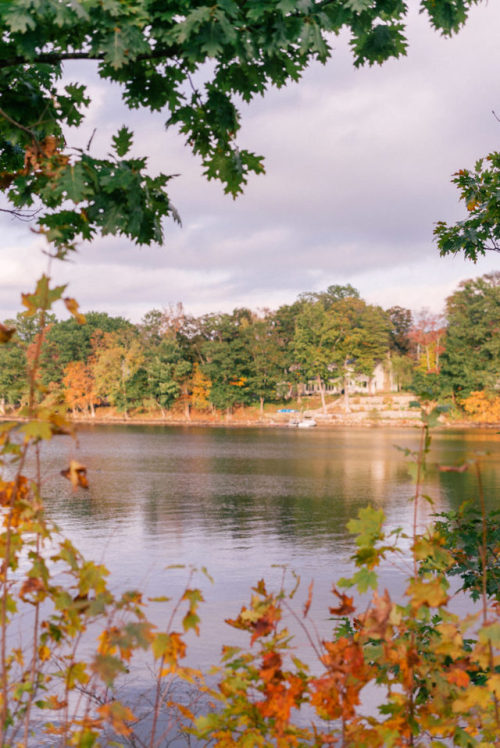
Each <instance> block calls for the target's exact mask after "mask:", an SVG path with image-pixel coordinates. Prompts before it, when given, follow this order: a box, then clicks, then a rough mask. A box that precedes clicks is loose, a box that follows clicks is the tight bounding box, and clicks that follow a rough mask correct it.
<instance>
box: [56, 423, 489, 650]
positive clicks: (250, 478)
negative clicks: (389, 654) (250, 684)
mask: <svg viewBox="0 0 500 748" xmlns="http://www.w3.org/2000/svg"><path fill="white" fill-rule="evenodd" d="M79 441H80V447H79V450H78V453H77V455H76V456H77V458H78V460H79V461H80V462H83V463H84V464H85V465H87V467H88V471H89V478H90V489H89V491H88V492H84V491H78V492H77V493H76V494H74V495H72V494H71V491H70V488H69V484H68V482H67V481H65V480H64V479H63V478H61V477H60V470H61V468H63V467H65V465H66V464H67V459H68V455H67V453H66V449H67V447H66V444H65V442H64V441H61V440H54V441H53V442H52V443H49V445H48V450H47V455H46V459H45V460H44V469H45V482H44V493H45V495H46V497H47V503H48V510H49V512H50V513H51V515H52V516H53V517H54V519H55V520H56V521H57V522H58V523H59V524H60V525H61V526H62V527H63V529H64V530H65V531H66V532H67V533H68V534H69V535H70V536H71V537H72V538H73V539H74V540H75V542H76V543H77V545H78V546H79V547H80V548H81V549H82V550H83V552H84V553H86V554H87V555H89V556H91V557H94V558H95V559H96V560H100V561H101V560H102V561H104V562H105V563H106V564H107V565H108V566H109V567H110V569H111V571H112V572H113V575H114V576H113V579H114V580H115V583H116V585H117V586H125V585H127V586H130V585H131V586H141V587H142V588H143V589H144V590H145V591H147V592H149V593H152V594H155V595H158V594H163V593H165V590H164V589H163V588H162V589H159V587H160V586H162V585H163V586H164V585H165V581H164V577H163V575H162V574H163V573H162V569H163V567H164V566H166V565H167V564H173V563H185V564H195V565H198V566H200V565H205V566H207V567H208V568H209V570H210V571H211V573H212V574H213V575H214V576H215V579H216V584H215V586H214V588H213V589H211V590H210V591H208V592H207V595H208V596H209V600H210V602H209V603H208V604H207V608H206V611H205V614H204V621H205V625H206V626H208V628H209V630H211V631H212V632H215V631H216V629H217V626H220V620H221V615H223V614H222V612H221V609H224V614H225V615H228V613H230V614H233V613H236V610H237V608H238V606H239V605H240V604H241V603H242V602H243V601H246V598H247V596H248V590H249V588H250V586H251V585H252V584H253V583H255V581H256V580H257V579H258V578H260V577H262V576H265V577H266V578H267V579H270V578H271V579H274V580H275V581H277V580H279V577H280V575H281V571H280V570H278V569H276V568H274V567H273V566H272V565H273V564H289V565H290V566H291V567H293V568H295V569H296V570H297V571H298V572H299V573H301V574H302V575H303V577H304V578H305V579H310V578H311V577H314V578H315V579H316V589H317V598H318V600H317V601H318V606H319V604H320V603H323V611H322V615H323V614H324V607H325V606H324V598H325V596H326V595H328V593H329V589H330V586H331V582H332V580H333V579H335V578H337V577H338V576H340V575H343V574H345V573H346V572H347V571H348V564H349V556H350V554H351V553H352V550H353V544H352V538H351V537H350V536H349V534H348V533H347V532H346V523H347V522H348V520H349V519H350V518H351V517H353V516H355V514H356V513H357V511H358V509H360V508H361V507H363V506H365V505H366V504H367V503H369V502H374V503H376V504H377V505H379V506H381V507H383V508H384V510H385V512H386V516H387V521H388V524H389V525H391V526H393V527H394V526H403V527H407V528H408V527H410V526H411V521H412V507H411V504H409V499H410V498H411V496H412V493H413V485H412V483H411V481H410V478H409V475H408V471H407V467H406V458H405V456H404V455H403V454H402V453H401V452H400V451H398V450H396V449H395V448H394V444H399V445H401V446H403V447H408V448H411V449H415V448H416V447H417V445H418V432H417V431H413V430H401V429H399V430H398V429H391V430H385V429H384V430H382V429H368V430H361V429H360V430H354V429H347V428H345V429H340V428H339V429H336V430H328V431H326V430H324V431H322V430H320V429H317V430H315V431H313V432H304V431H292V430H286V429H283V430H267V429H245V430H238V429H225V428H220V429H210V428H172V427H170V428H169V427H158V426H155V427H152V426H151V427H146V426H128V427H127V426H99V427H97V426H96V427H84V428H82V429H81V430H80V436H79ZM499 443H500V441H499V436H498V435H496V434H495V433H492V432H481V431H473V432H472V431H447V432H439V433H437V434H436V435H435V436H434V442H433V451H432V455H431V461H432V462H433V463H441V464H459V463H460V462H463V461H464V460H465V459H467V458H470V457H471V456H472V455H473V453H474V452H475V451H478V450H482V451H489V452H490V453H491V454H490V455H489V456H486V457H485V458H484V467H483V481H484V486H485V491H486V495H487V500H488V501H489V503H490V504H492V503H493V501H494V497H495V496H496V493H497V488H498V485H499V482H500V468H499V466H498V463H497V461H496V456H497V454H498V446H499ZM426 491H427V493H428V494H429V495H431V496H432V497H433V498H434V500H435V505H434V509H435V510H436V511H441V510H446V509H448V508H450V507H457V506H458V505H459V504H460V503H461V501H462V500H463V499H464V498H472V497H474V496H475V495H476V493H477V489H476V479H475V476H474V474H472V473H465V474H457V473H440V472H439V471H438V470H437V469H433V470H431V473H430V476H429V480H428V485H427V486H426ZM426 511H427V514H428V513H429V512H430V511H432V509H430V508H429V509H427V510H426ZM422 519H425V516H424V513H422ZM384 574H385V577H384V579H383V581H382V584H383V586H389V587H390V588H391V590H395V589H402V588H403V586H402V585H403V582H402V581H401V574H400V572H399V571H398V570H397V569H396V570H395V569H386V570H384ZM398 575H399V576H398ZM184 579H185V576H183V575H182V573H179V574H178V575H176V574H174V575H173V576H171V577H170V578H169V582H168V584H169V593H170V594H171V593H172V589H173V590H174V591H175V589H177V588H178V589H181V587H182V584H183V583H184ZM398 580H399V581H398ZM207 611H208V612H207ZM214 635H215V634H214ZM200 656H201V655H200ZM205 656H206V654H205Z"/></svg>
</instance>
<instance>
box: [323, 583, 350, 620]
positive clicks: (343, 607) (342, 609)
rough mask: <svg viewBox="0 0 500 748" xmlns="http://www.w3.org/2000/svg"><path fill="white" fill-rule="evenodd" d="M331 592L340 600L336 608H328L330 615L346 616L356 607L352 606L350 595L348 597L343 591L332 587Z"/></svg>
mask: <svg viewBox="0 0 500 748" xmlns="http://www.w3.org/2000/svg"><path fill="white" fill-rule="evenodd" d="M332 592H333V594H334V595H336V596H337V597H338V599H339V600H340V605H339V606H338V608H328V610H329V611H330V613H331V615H332V616H348V615H349V614H350V613H354V611H355V610H356V608H355V607H354V605H353V604H352V603H353V599H354V598H352V597H348V596H347V595H346V594H344V593H343V592H339V591H338V590H337V589H335V587H333V589H332Z"/></svg>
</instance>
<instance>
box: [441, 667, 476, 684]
mask: <svg viewBox="0 0 500 748" xmlns="http://www.w3.org/2000/svg"><path fill="white" fill-rule="evenodd" d="M445 677H446V680H447V681H448V683H452V684H453V685H454V686H458V687H459V688H467V686H468V685H469V683H470V676H469V674H468V673H467V672H466V671H465V670H462V669H461V668H458V667H456V668H453V670H449V671H448V672H447V673H446V676H445Z"/></svg>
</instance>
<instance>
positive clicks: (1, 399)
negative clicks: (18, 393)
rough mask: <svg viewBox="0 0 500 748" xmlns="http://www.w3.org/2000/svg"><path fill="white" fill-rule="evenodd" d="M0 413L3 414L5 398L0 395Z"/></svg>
mask: <svg viewBox="0 0 500 748" xmlns="http://www.w3.org/2000/svg"><path fill="white" fill-rule="evenodd" d="M0 415H2V416H4V415H5V398H4V397H0Z"/></svg>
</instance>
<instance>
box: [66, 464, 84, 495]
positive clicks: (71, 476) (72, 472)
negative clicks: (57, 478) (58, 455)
mask: <svg viewBox="0 0 500 748" xmlns="http://www.w3.org/2000/svg"><path fill="white" fill-rule="evenodd" d="M61 475H62V476H63V478H67V479H68V480H70V481H71V485H72V486H73V489H74V490H76V489H77V488H78V487H79V486H80V487H81V488H88V487H89V482H88V480H87V468H86V467H85V465H81V464H80V463H79V462H77V461H76V460H71V461H70V463H69V468H66V470H61Z"/></svg>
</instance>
